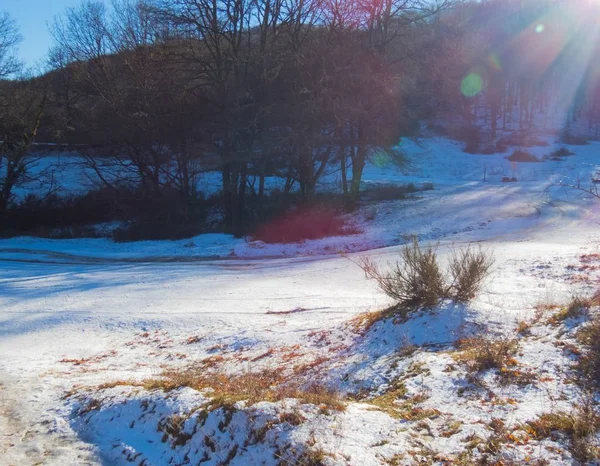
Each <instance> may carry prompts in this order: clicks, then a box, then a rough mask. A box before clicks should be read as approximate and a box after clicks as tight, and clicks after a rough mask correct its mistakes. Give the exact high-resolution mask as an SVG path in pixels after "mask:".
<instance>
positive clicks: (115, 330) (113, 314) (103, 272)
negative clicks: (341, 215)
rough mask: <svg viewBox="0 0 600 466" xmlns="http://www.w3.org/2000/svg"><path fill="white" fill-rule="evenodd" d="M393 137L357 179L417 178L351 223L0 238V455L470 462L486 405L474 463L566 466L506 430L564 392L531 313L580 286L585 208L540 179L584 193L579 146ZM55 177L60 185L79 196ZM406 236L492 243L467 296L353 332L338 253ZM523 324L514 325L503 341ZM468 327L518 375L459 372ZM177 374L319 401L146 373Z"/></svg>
mask: <svg viewBox="0 0 600 466" xmlns="http://www.w3.org/2000/svg"><path fill="white" fill-rule="evenodd" d="M555 148H556V147H552V146H549V147H537V148H532V149H531V151H532V152H533V153H534V154H535V155H538V156H540V157H541V156H543V155H544V154H548V153H550V152H551V151H552V150H553V149H555ZM403 149H404V150H405V151H406V153H407V154H408V155H409V157H410V162H411V163H410V165H409V166H408V167H407V168H406V169H405V170H404V171H400V170H399V169H397V168H395V167H393V166H391V165H386V164H381V165H378V166H369V167H368V169H367V172H366V174H365V181H366V182H367V183H407V182H413V183H424V182H432V183H433V184H434V187H435V189H434V190H433V191H424V192H420V193H418V194H417V196H416V197H415V198H414V199H406V200H398V201H386V202H379V203H370V204H368V205H365V206H364V207H362V208H361V209H360V210H359V211H358V212H356V213H353V214H349V215H350V217H349V222H350V223H352V224H354V225H356V226H357V227H358V228H359V229H360V231H362V233H360V234H357V235H354V236H348V237H340V238H328V239H324V240H314V241H305V242H302V243H299V244H285V245H283V244H282V245H277V244H275V245H273V244H265V243H261V242H260V241H250V240H249V239H234V238H232V237H229V236H227V235H216V234H211V235H201V236H198V237H195V238H191V239H186V240H180V241H147V242H139V243H125V244H123V243H120V244H117V243H113V242H111V241H109V240H107V239H77V240H47V239H39V238H13V239H6V240H0V263H1V264H2V267H1V268H0V290H1V291H0V353H1V354H2V357H1V359H0V464H2V465H27V464H48V465H79V464H94V465H95V464H106V465H113V464H114V465H121V464H123V465H125V464H135V465H140V466H142V465H143V466H150V465H155V466H157V465H158V466H161V465H183V464H191V465H196V464H203V465H204V464H206V465H218V464H231V465H254V464H257V465H258V464H264V465H274V464H298V465H309V464H310V465H313V464H336V465H338V464H339V465H361V466H366V465H380V464H407V465H409V464H472V463H471V462H469V460H465V458H468V457H467V456H464V455H466V454H467V453H469V454H472V455H474V456H473V457H478V456H477V455H479V456H481V455H484V456H485V454H489V453H490V452H489V451H487V450H486V448H488V449H489V443H490V442H488V444H486V441H487V439H490V437H491V436H492V435H493V434H495V433H497V432H496V430H498V429H496V427H497V426H498V425H499V421H498V420H501V422H502V428H503V429H505V430H506V432H507V433H506V435H505V436H503V437H502V441H500V446H499V447H498V452H496V453H494V454H495V455H497V457H501V458H503V462H500V463H496V464H557V465H558V464H571V463H572V461H573V457H572V453H571V452H570V451H569V449H568V448H567V447H566V442H565V441H564V439H563V440H561V439H560V438H545V439H538V438H535V436H534V435H532V434H531V432H528V431H527V429H525V428H524V427H523V426H526V425H527V422H528V421H533V420H535V419H536V418H538V417H539V416H540V415H542V414H544V413H549V412H558V411H568V410H570V409H572V407H573V405H576V404H577V403H579V402H580V400H581V396H582V394H581V392H580V390H579V389H578V387H577V386H576V385H575V384H573V383H567V381H569V380H571V379H572V368H571V366H572V362H573V354H572V353H570V352H568V351H565V348H564V347H565V345H567V344H569V345H571V346H573V345H576V342H575V338H574V328H575V326H576V325H577V324H580V323H581V322H571V321H567V322H565V323H561V324H559V325H551V324H549V323H547V322H548V320H547V318H541V319H540V318H539V313H538V312H536V309H537V310H538V311H539V309H540V305H542V304H548V303H557V304H564V303H566V302H567V301H568V300H569V299H570V298H571V297H572V296H573V295H576V294H583V295H589V294H591V293H593V292H594V291H595V290H596V288H597V284H598V280H599V279H600V255H599V256H596V255H595V254H596V253H598V252H599V251H598V240H599V238H598V237H597V236H598V221H599V219H600V216H599V213H600V201H599V200H597V199H594V198H592V197H591V196H585V195H582V194H581V193H580V192H578V191H575V190H571V189H567V188H561V187H551V188H549V185H550V183H551V182H552V181H554V182H557V181H558V180H559V179H565V180H567V181H569V182H576V180H580V182H581V183H582V185H584V186H588V184H589V183H590V180H591V178H592V177H593V176H594V175H595V173H596V171H597V170H600V157H599V155H600V143H591V144H590V145H588V146H581V147H569V149H571V150H572V151H573V152H574V153H575V154H574V155H572V156H569V157H565V160H563V161H544V162H543V163H529V164H527V163H520V164H518V165H517V167H516V168H514V167H512V166H511V164H510V162H508V161H507V160H506V159H505V157H506V155H508V154H509V153H510V152H512V151H510V152H507V153H505V154H495V155H469V154H465V153H463V152H462V150H461V145H459V144H458V143H454V142H451V141H449V140H446V139H429V140H423V141H421V142H420V143H419V144H417V143H415V142H408V141H407V142H406V143H405V144H404V146H403ZM484 170H485V173H486V175H487V181H483V174H484ZM67 171H68V170H67ZM65 173H66V172H65ZM513 175H516V177H517V178H518V182H515V183H503V182H501V178H502V177H503V176H513ZM332 176H333V177H334V178H335V175H332ZM73 178H74V175H73V172H70V174H68V175H65V179H64V180H63V182H64V184H65V185H69V186H71V188H72V189H74V190H76V189H79V188H77V187H76V186H74V181H73ZM331 182H332V183H335V182H336V180H335V179H332V180H331ZM81 189H84V188H83V185H82V187H81ZM410 235H418V236H419V237H420V239H421V241H422V242H424V243H429V244H435V243H439V245H438V252H439V253H440V255H441V257H442V259H445V258H447V257H448V255H449V253H450V252H451V251H452V250H453V249H454V248H456V247H459V246H460V245H464V244H468V243H472V242H477V243H479V244H481V245H482V247H483V248H485V249H486V250H488V251H490V252H491V253H492V254H493V255H494V257H495V264H494V269H493V274H492V276H491V278H490V279H489V280H488V281H487V282H486V285H485V289H484V291H483V292H482V293H480V294H479V295H478V296H477V298H476V299H475V300H473V301H472V302H470V303H469V304H468V305H464V306H463V305H460V306H459V305H455V304H453V303H451V302H445V303H444V304H443V305H442V306H440V308H439V309H437V310H436V311H435V312H433V311H432V312H420V313H417V314H416V315H412V316H411V317H409V318H408V319H407V320H405V321H401V322H395V323H394V322H392V321H391V320H382V321H379V322H376V323H374V324H373V325H372V326H370V327H368V326H364V325H363V324H361V318H364V315H365V313H367V312H372V311H378V310H382V309H384V308H385V307H386V306H388V305H389V304H391V303H390V301H389V300H388V298H387V297H386V296H385V295H384V294H383V293H382V292H380V291H379V290H378V288H377V287H376V285H375V283H373V282H372V281H369V280H367V279H365V274H364V273H363V271H362V270H361V269H360V268H359V267H358V266H357V265H356V264H355V262H356V261H358V260H359V258H360V257H361V256H363V255H368V256H369V257H371V258H372V259H373V260H375V261H376V262H379V263H381V264H382V265H385V264H386V263H388V262H390V261H393V260H395V259H396V258H397V257H398V252H399V250H400V248H401V247H402V244H404V243H405V241H406V238H407V237H408V236H410ZM542 307H543V306H542ZM357 316H359V317H358V318H357ZM361 316H362V317H361ZM523 321H527V322H531V328H530V332H527V333H526V334H523V335H517V333H516V329H517V326H518V323H519V322H523ZM475 330H480V331H481V330H483V331H484V332H485V333H487V334H490V335H499V336H506V337H511V338H515V339H517V340H518V345H519V346H518V347H519V349H518V351H517V352H516V353H515V355H514V359H515V361H514V365H515V367H518V368H519V369H518V370H519V374H526V375H530V376H531V380H532V381H530V382H529V383H525V382H523V380H525V379H524V378H523V379H519V381H520V382H519V383H508V384H501V383H499V382H498V380H497V374H496V373H495V371H494V370H488V371H485V372H484V373H482V374H481V377H480V380H479V382H478V383H480V384H481V385H477V384H474V383H473V381H472V380H471V379H470V378H469V374H468V372H467V370H466V369H465V367H463V365H462V364H460V363H459V362H457V359H456V357H455V356H456V349H455V341H456V340H457V339H458V338H461V337H464V336H465V335H469V334H470V332H473V331H475ZM192 369H193V372H194V374H200V375H201V377H204V379H210V380H213V379H214V381H215V383H217V381H221V382H222V383H223V384H226V383H225V382H223V381H224V380H229V382H227V383H234V382H236V381H237V382H239V383H241V384H244V383H257V384H259V385H260V384H261V383H262V381H261V380H259V381H257V380H256V378H259V376H258V375H257V374H261V375H260V377H267V375H265V374H268V377H272V378H273V380H279V379H280V378H285V377H288V378H290V377H293V378H294V380H297V381H298V382H299V383H301V384H304V385H303V386H309V385H310V384H311V383H315V382H317V381H318V383H319V384H320V385H322V386H323V387H326V389H327V390H326V391H327V393H328V394H330V393H332V392H335V394H336V396H337V397H339V400H340V401H337V402H334V401H332V397H333V395H330V396H329V397H327V396H325V395H323V394H320V395H319V396H314V397H313V398H311V397H310V396H304V397H303V396H300V395H298V396H295V395H294V394H290V395H289V396H279V397H265V399H257V400H255V401H256V402H249V401H244V400H235V399H234V400H228V401H227V403H221V404H220V405H218V407H214V406H213V405H211V403H213V404H214V403H216V401H215V397H217V396H218V395H219V393H218V392H216V391H211V389H198V390H195V389H192V388H189V387H184V386H181V387H177V386H172V387H168V388H167V389H165V385H164V384H163V385H161V382H164V381H165V380H167V381H168V380H169V378H170V377H171V378H173V375H172V374H180V373H189V371H191V370H192ZM186 371H187V372H186ZM169 374H171V375H169ZM523 377H524V376H523ZM204 379H203V380H204ZM152 381H154V382H155V383H154V384H153V383H151V382H152ZM232 381H233V382H232ZM221 382H219V383H221ZM237 382H236V383H237ZM521 382H522V383H521ZM180 385H185V384H180ZM211 386H212V385H211ZM270 390H271V387H270V386H269V385H268V384H267V386H266V388H264V390H263V392H264V393H268V394H271V391H270ZM264 393H263V394H264ZM386 397H387V398H386ZM389 397H395V401H394V402H393V403H391V407H390V405H389V403H386V400H388V398H389ZM211 406H213V408H211ZM494 429H496V430H494ZM503 432H504V431H503ZM503 435H504V434H503ZM599 440H600V439H599ZM486 445H487V446H486ZM461 455H462V456H461ZM319 461H320V462H319ZM460 461H463V462H460ZM511 461H512V462H511ZM541 461H545V462H546V463H542V462H541ZM490 464H492V463H490Z"/></svg>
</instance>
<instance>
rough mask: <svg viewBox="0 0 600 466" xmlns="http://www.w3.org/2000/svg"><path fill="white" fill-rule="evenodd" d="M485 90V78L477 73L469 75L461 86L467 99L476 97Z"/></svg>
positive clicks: (461, 90)
mask: <svg viewBox="0 0 600 466" xmlns="http://www.w3.org/2000/svg"><path fill="white" fill-rule="evenodd" d="M481 89H483V78H482V77H481V76H479V75H478V74H477V73H469V74H468V75H467V76H466V77H465V79H463V80H462V83H461V84H460V92H462V93H463V95H464V96H465V97H475V96H476V95H477V94H479V93H480V92H481Z"/></svg>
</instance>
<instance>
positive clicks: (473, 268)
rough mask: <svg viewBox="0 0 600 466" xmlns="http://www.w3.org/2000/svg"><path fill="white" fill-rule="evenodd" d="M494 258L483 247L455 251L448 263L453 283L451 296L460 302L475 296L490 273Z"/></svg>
mask: <svg viewBox="0 0 600 466" xmlns="http://www.w3.org/2000/svg"><path fill="white" fill-rule="evenodd" d="M493 264H494V260H493V259H492V257H491V256H490V255H489V254H487V253H486V252H484V251H483V250H482V249H473V248H471V247H468V248H466V249H462V250H459V251H457V252H455V253H454V254H453V255H452V257H451V258H450V264H449V265H448V268H449V271H450V276H451V277H452V284H451V285H450V293H449V295H450V297H451V298H452V299H454V300H455V301H458V302H467V301H470V300H471V299H473V298H474V297H475V295H476V294H477V292H478V291H479V290H480V289H481V286H482V285H483V282H484V281H485V279H486V278H487V277H488V275H489V274H490V270H491V268H492V265H493Z"/></svg>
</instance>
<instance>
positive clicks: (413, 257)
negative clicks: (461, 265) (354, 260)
mask: <svg viewBox="0 0 600 466" xmlns="http://www.w3.org/2000/svg"><path fill="white" fill-rule="evenodd" d="M401 257H402V261H401V262H396V263H395V264H394V265H393V266H392V270H391V271H390V272H388V273H383V272H381V271H380V270H379V269H378V267H377V266H376V265H375V264H374V263H373V262H372V261H371V260H370V259H368V258H365V259H363V260H362V262H361V267H362V269H363V270H364V272H365V275H366V276H367V277H368V278H372V279H374V280H375V281H376V282H377V284H378V285H379V288H380V289H381V290H382V291H383V292H384V293H385V294H386V295H388V296H389V297H390V298H392V299H393V300H395V301H396V302H397V303H398V304H400V305H409V304H410V305H418V306H435V305H436V304H438V302H439V301H440V300H441V299H443V298H445V297H446V287H445V283H444V276H443V274H442V271H441V269H440V266H439V263H438V258H437V253H436V251H435V249H434V248H432V247H428V248H426V249H421V247H420V246H419V243H418V242H417V240H413V242H412V244H411V245H409V246H406V247H404V248H402V251H401Z"/></svg>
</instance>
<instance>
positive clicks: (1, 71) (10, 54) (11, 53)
mask: <svg viewBox="0 0 600 466" xmlns="http://www.w3.org/2000/svg"><path fill="white" fill-rule="evenodd" d="M19 42H21V35H20V34H19V30H18V28H17V25H16V23H15V21H14V20H13V19H12V18H11V17H10V15H9V14H8V13H0V79H6V78H8V77H9V76H10V75H12V74H14V73H16V72H17V71H19V69H20V68H21V63H19V61H18V60H17V58H16V56H15V51H16V47H17V45H18V44H19Z"/></svg>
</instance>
